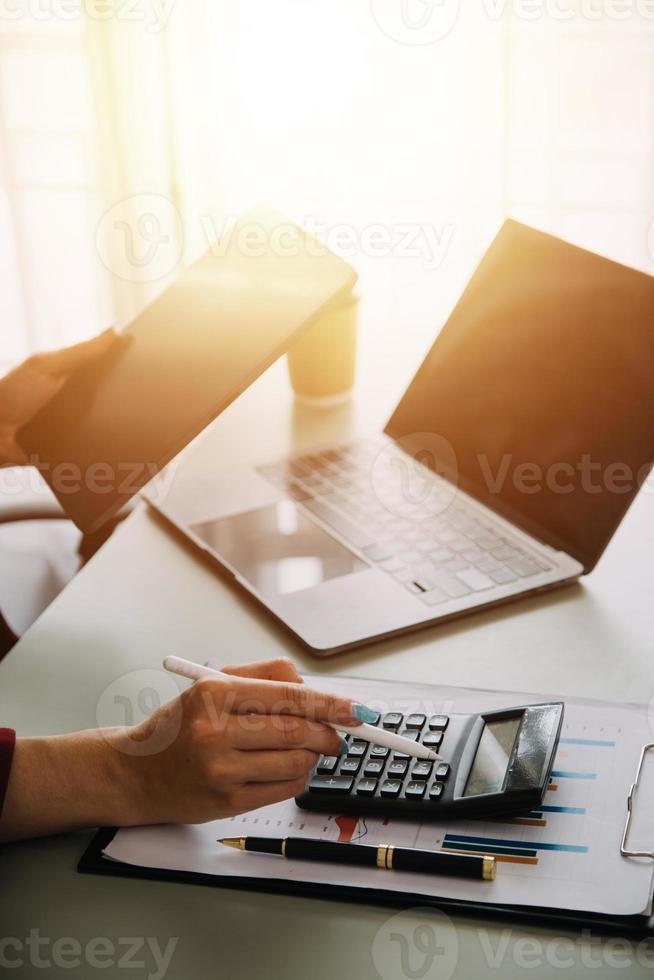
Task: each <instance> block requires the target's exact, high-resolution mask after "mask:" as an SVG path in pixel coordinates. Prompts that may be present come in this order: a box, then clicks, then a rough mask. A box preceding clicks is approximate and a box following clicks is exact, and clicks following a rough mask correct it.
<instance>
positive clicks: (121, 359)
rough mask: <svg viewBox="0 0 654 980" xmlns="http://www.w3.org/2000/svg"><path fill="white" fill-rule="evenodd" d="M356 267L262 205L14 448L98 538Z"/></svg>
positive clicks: (337, 293)
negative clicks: (107, 522) (98, 533)
mask: <svg viewBox="0 0 654 980" xmlns="http://www.w3.org/2000/svg"><path fill="white" fill-rule="evenodd" d="M355 282H356V274H355V272H354V270H353V269H352V268H351V266H349V265H348V264H347V263H346V262H345V261H343V260H342V259H340V258H338V257H337V256H335V255H334V254H333V253H331V252H330V251H329V250H328V249H327V248H326V247H325V246H324V245H322V244H320V243H319V242H317V241H316V240H315V239H313V238H311V237H310V236H309V235H307V234H305V233H304V232H303V231H302V230H301V229H300V228H298V227H297V226H295V225H294V224H293V223H292V222H290V221H289V220H288V219H286V218H284V217H283V216H282V215H281V214H278V213H277V212H275V211H273V210H272V209H270V208H263V207H259V208H256V209H255V210H253V211H251V212H250V213H248V214H247V215H245V216H244V217H243V218H242V219H241V220H240V221H238V222H237V223H236V225H235V226H234V227H233V228H232V229H231V231H229V232H227V233H226V235H225V236H224V237H223V238H222V239H221V240H220V241H219V242H218V243H217V244H216V245H215V246H213V247H212V248H211V249H210V250H209V251H208V252H207V253H206V255H204V256H203V258H201V259H200V260H199V261H198V262H196V263H195V264H194V265H193V266H191V267H190V268H189V269H188V270H187V271H186V272H184V273H183V274H182V276H181V277H180V278H179V279H178V280H177V281H176V282H175V283H174V284H173V285H172V286H171V287H170V288H169V289H167V290H166V291H165V292H164V293H162V295H161V296H159V298H158V299H156V300H155V301H154V302H153V303H152V304H151V305H150V306H149V307H147V309H145V310H144V311H143V312H142V313H141V314H140V315H139V316H138V317H137V318H136V320H135V321H134V322H133V323H132V324H131V325H130V326H129V327H128V328H127V329H126V330H125V332H124V335H125V340H126V342H125V343H124V344H117V345H116V347H115V348H114V349H112V350H111V351H110V352H109V353H108V354H107V355H106V356H104V357H103V358H101V359H100V360H99V361H97V362H94V363H93V364H92V365H90V366H88V367H85V368H83V369H81V370H80V371H79V372H77V373H76V374H75V375H73V377H72V378H70V380H69V381H68V382H67V383H66V385H65V386H64V388H63V389H62V390H61V392H60V393H59V394H58V395H57V396H56V397H55V398H54V399H53V400H52V401H51V402H50V403H49V404H48V405H47V406H46V407H45V408H44V409H43V410H42V411H41V412H40V413H39V414H38V415H37V416H36V417H35V418H34V419H32V420H31V421H30V422H29V423H28V425H26V426H25V427H24V428H23V429H22V430H21V431H20V433H19V435H18V441H19V443H20V445H21V447H22V448H23V449H24V451H25V453H26V454H27V456H28V458H29V459H30V462H31V463H33V465H35V466H36V467H37V468H38V469H39V471H40V473H41V474H42V476H43V478H44V479H45V481H46V482H47V483H48V485H49V486H50V488H51V489H52V491H53V492H54V494H55V496H56V497H57V499H58V500H59V502H60V503H61V504H62V506H63V508H64V510H65V511H66V513H67V514H68V516H69V517H70V518H71V519H72V520H73V521H74V522H75V524H76V525H77V527H78V528H79V529H80V530H81V531H84V532H85V533H92V532H93V531H96V530H98V528H100V527H101V526H102V525H103V524H104V523H105V522H106V521H108V520H109V519H110V518H111V517H113V516H114V515H115V514H116V513H117V512H118V511H119V510H120V509H121V507H122V506H123V505H124V504H125V503H126V502H127V501H128V500H129V499H130V498H131V497H132V496H133V495H134V494H135V493H137V492H138V491H139V490H141V489H142V488H143V487H144V486H145V485H146V484H147V483H148V482H149V481H150V480H152V479H153V478H154V477H155V476H156V475H157V473H158V472H159V471H160V470H161V469H162V468H163V467H164V466H165V465H166V464H167V463H168V462H170V460H171V459H173V457H174V456H176V455H177V453H179V452H180V451H181V450H182V449H183V448H184V446H186V445H187V444H188V443H189V442H190V441H191V440H192V439H193V438H195V436H197V435H198V434H199V433H200V432H201V431H202V429H204V428H205V427H206V426H207V425H208V424H209V423H210V422H212V421H213V419H215V418H216V416H218V415H219V414H220V413H221V412H222V411H223V410H224V409H225V408H226V407H227V406H228V405H229V404H230V403H231V402H233V401H234V399H235V398H236V397H237V396H238V395H239V394H241V392H243V391H244V390H245V389H246V388H247V387H248V386H249V385H250V384H251V383H252V382H253V381H254V380H255V379H256V378H257V377H258V376H259V375H260V374H261V373H262V372H263V371H265V370H266V368H268V367H269V366H270V365H271V364H272V363H273V362H274V361H275V360H276V359H277V358H278V357H279V356H280V355H281V354H283V353H285V352H286V351H287V350H288V348H289V347H290V346H291V344H292V343H293V341H294V340H295V339H296V338H297V336H299V334H300V333H301V331H302V329H303V328H305V327H306V326H307V325H308V324H310V323H311V321H312V320H314V319H315V318H316V317H317V316H318V315H319V314H320V313H321V312H322V311H323V310H324V309H325V308H327V307H328V306H329V305H330V302H331V301H333V300H334V299H338V298H339V297H342V296H343V295H345V294H346V293H347V292H348V291H349V290H351V289H352V287H353V286H354V284H355Z"/></svg>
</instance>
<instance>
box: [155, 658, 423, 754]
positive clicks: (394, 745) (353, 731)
mask: <svg viewBox="0 0 654 980" xmlns="http://www.w3.org/2000/svg"><path fill="white" fill-rule="evenodd" d="M163 665H164V667H165V668H166V670H169V671H170V672H171V673H172V674H179V676H180V677H188V679H189V680H191V681H201V680H211V678H212V677H222V676H223V675H222V674H221V673H220V671H218V670H214V669H213V667H204V666H203V665H202V664H194V663H192V661H190V660H184V659H183V658H182V657H166V659H165V660H164V662H163ZM324 724H326V725H328V726H329V728H333V729H334V730H335V731H337V732H345V733H346V734H347V735H352V736H353V737H354V738H362V739H364V740H365V741H366V742H373V743H374V744H375V745H383V746H384V748H387V749H395V751H396V752H403V753H404V755H408V756H410V757H411V758H413V759H429V760H430V761H431V762H441V761H442V759H443V757H442V756H440V755H439V754H438V752H434V751H433V750H432V749H428V748H427V747H426V746H425V745H421V744H420V743H419V742H413V741H412V740H411V739H410V738H405V737H404V736H403V735H396V734H395V732H389V731H387V729H385V728H376V727H375V725H339V724H331V723H330V722H324Z"/></svg>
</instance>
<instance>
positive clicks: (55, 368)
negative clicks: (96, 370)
mask: <svg viewBox="0 0 654 980" xmlns="http://www.w3.org/2000/svg"><path fill="white" fill-rule="evenodd" d="M120 340H121V337H120V334H118V333H116V331H115V330H105V331H104V333H101V334H100V335H99V336H97V337H93V338H92V339H91V340H85V341H84V342H83V343H81V344H74V345H73V346H72V347H64V348H63V350H55V351H51V352H50V353H47V354H39V355H38V365H39V370H41V371H43V372H44V373H46V374H49V375H52V376H53V377H66V376H67V375H69V374H72V373H73V372H74V371H77V370H78V368H81V367H84V366H85V365H86V364H90V363H91V362H92V361H95V360H97V359H98V358H99V357H102V355H103V354H106V353H107V352H108V351H109V350H111V348H112V347H113V346H114V345H115V344H116V343H118V342H119V341H120Z"/></svg>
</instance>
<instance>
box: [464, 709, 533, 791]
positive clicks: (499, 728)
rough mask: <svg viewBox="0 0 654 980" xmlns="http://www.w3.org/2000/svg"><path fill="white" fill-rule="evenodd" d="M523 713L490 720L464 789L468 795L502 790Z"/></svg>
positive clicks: (485, 727)
mask: <svg viewBox="0 0 654 980" xmlns="http://www.w3.org/2000/svg"><path fill="white" fill-rule="evenodd" d="M521 720H522V718H521V716H519V717H515V718H502V719H497V720H493V721H487V722H486V724H485V725H484V729H483V731H482V733H481V738H480V740H479V745H478V746H477V752H476V754H475V758H474V760H473V763H472V766H471V768H470V774H469V776H468V780H467V782H466V786H465V789H464V791H463V795H464V796H482V795H484V794H486V793H500V792H501V790H502V786H503V785H504V777H505V775H506V770H507V768H508V765H509V759H510V758H511V753H512V751H513V745H514V743H515V739H516V735H517V734H518V729H519V728H520V722H521Z"/></svg>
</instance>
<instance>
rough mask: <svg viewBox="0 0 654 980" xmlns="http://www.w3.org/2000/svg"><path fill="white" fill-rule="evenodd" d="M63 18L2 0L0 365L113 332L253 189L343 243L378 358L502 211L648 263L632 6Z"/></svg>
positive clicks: (457, 273) (429, 323)
mask: <svg viewBox="0 0 654 980" xmlns="http://www.w3.org/2000/svg"><path fill="white" fill-rule="evenodd" d="M49 3H50V4H51V6H49ZM62 9H64V8H63V7H62V5H61V2H60V0H59V2H58V0H41V2H40V3H38V4H37V3H36V0H20V2H18V0H13V2H10V0H0V85H1V90H0V181H1V184H0V256H1V259H2V271H3V276H2V290H1V291H0V317H1V320H0V322H1V324H2V327H1V332H0V365H8V364H10V363H12V362H14V361H16V360H18V359H19V358H20V357H22V356H24V355H25V354H27V353H29V352H30V351H32V350H35V349H37V348H39V347H51V346H56V345H58V344H63V343H68V342H72V341H74V340H76V339H78V338H81V337H84V336H88V335H90V334H91V333H94V332H95V331H97V330H99V329H101V328H103V327H104V326H106V325H108V324H110V323H118V324H122V323H125V322H126V321H128V320H129V318H130V317H131V316H133V315H134V313H135V312H136V311H137V310H138V309H139V308H140V307H141V306H143V305H144V303H146V302H147V301H148V299H149V298H150V297H151V296H152V295H153V294H154V293H156V292H157V291H158V290H159V289H161V288H162V286H163V285H165V283H166V282H167V281H168V277H169V276H170V275H174V273H175V270H176V268H177V267H178V265H179V263H180V262H183V261H185V260H186V259H188V258H190V257H192V256H193V255H195V254H197V253H198V252H199V251H200V250H201V249H202V248H203V247H206V245H207V241H208V240H210V239H211V237H212V236H214V235H215V234H216V233H218V232H219V231H220V228H221V227H222V226H223V223H224V221H225V220H226V218H227V217H228V216H230V215H233V214H236V213H238V211H239V210H241V209H244V208H245V207H247V206H248V205H250V204H252V203H255V202H257V201H260V200H267V201H269V202H270V203H273V204H275V205H276V206H277V207H279V208H280V209H281V210H285V211H287V212H288V213H289V214H290V215H291V216H293V217H295V218H296V219H298V220H301V221H305V222H306V223H308V224H309V225H311V226H313V227H314V228H315V229H316V230H317V232H318V234H320V235H321V236H322V237H325V238H326V239H327V240H328V241H329V243H330V244H331V245H332V247H334V248H336V249H337V250H339V251H341V252H342V253H343V254H345V255H346V256H347V257H349V258H351V259H352V261H353V262H354V263H355V265H356V266H357V267H358V269H359V271H360V273H361V280H362V291H363V292H364V295H365V297H366V301H367V302H368V304H369V311H370V314H371V315H370V317H369V322H370V323H371V324H374V322H375V317H374V311H375V309H376V308H378V309H379V310H380V312H381V311H383V313H384V315H385V322H388V321H389V312H390V314H391V318H390V319H391V320H393V321H394V322H395V324H396V325H397V330H396V332H395V334H394V337H389V338H387V345H388V346H387V347H386V353H387V354H388V352H389V350H390V351H391V352H392V353H395V354H397V356H398V358H399V359H400V360H399V362H398V363H399V372H400V373H402V372H407V371H409V370H410V365H409V363H408V362H407V364H406V365H404V364H403V363H402V361H401V357H402V350H403V346H404V345H403V340H404V339H405V338H406V333H407V331H415V332H418V333H420V336H421V337H422V335H423V333H424V336H425V343H427V341H428V334H432V335H433V330H434V326H435V325H436V324H437V323H439V322H440V321H441V320H442V318H443V316H444V315H445V313H446V312H447V310H448V308H449V307H450V306H451V304H452V303H453V302H454V300H455V298H456V296H457V295H458V293H459V291H460V289H461V287H462V285H463V283H464V282H465V279H466V277H467V276H468V275H469V273H470V271H471V268H472V266H473V265H474V263H475V261H476V260H477V258H478V257H479V255H480V253H481V251H482V249H483V248H484V246H485V245H486V244H487V242H488V240H489V238H490V236H491V235H492V233H493V231H494V230H495V228H496V227H497V225H498V223H499V221H500V220H501V218H502V216H504V215H506V214H509V213H510V214H513V215H514V216H515V217H517V218H519V219H522V220H525V221H527V222H529V223H531V224H534V225H536V226H539V227H542V228H545V229H546V230H550V231H553V232H554V233H557V234H561V235H562V236H564V237H566V238H568V239H570V240H572V241H575V242H577V243H579V244H581V245H584V246H587V247H589V248H594V249H596V250H598V251H601V252H603V253H604V254H607V255H609V256H611V257H613V258H616V259H619V260H621V261H623V262H626V263H628V264H632V265H635V266H638V267H639V268H643V269H645V270H646V271H649V272H652V273H654V234H652V233H650V225H651V222H652V219H653V218H654V191H653V186H652V185H653V181H652V173H653V164H654V152H653V141H654V4H652V3H648V0H633V2H630V0H620V2H619V3H617V2H615V0H613V2H611V0H556V2H554V0H543V2H542V4H540V5H539V3H538V0H521V2H520V0H513V2H509V0H506V2H503V0H465V2H464V0H460V2H459V0H439V2H437V0H312V2H311V3H307V2H306V0H249V2H248V3H246V4H238V3H232V2H227V0H186V2H185V3H184V4H182V3H181V2H180V0H138V2H136V3H130V4H129V5H128V4H126V3H125V2H124V0H114V3H113V7H112V9H111V10H109V12H108V14H107V13H106V11H107V9H108V8H107V7H106V5H102V6H98V7H97V8H96V6H95V5H94V4H93V3H92V2H91V0H80V2H79V6H78V8H77V14H75V5H74V3H72V2H71V3H70V4H69V5H67V6H66V8H65V9H67V10H69V11H70V14H69V16H67V17H64V16H62ZM100 10H101V11H104V13H103V14H102V15H100V13H99V12H98V11H100ZM48 12H49V13H48ZM375 236H376V237H375ZM151 253H152V254H154V253H156V254H157V257H156V261H154V262H153V263H151V262H149V256H150V254H151ZM409 300H410V302H409ZM409 309H410V310H411V311H412V312H411V315H410V316H409V315H407V310H409ZM371 330H374V328H373V327H371ZM374 341H375V338H374V337H372V336H371V338H370V343H371V349H372V346H373V345H374ZM413 363H414V355H413V354H412V355H411V364H413ZM403 380H405V379H403Z"/></svg>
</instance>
